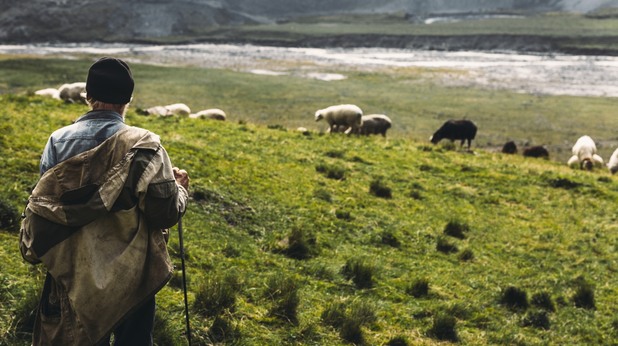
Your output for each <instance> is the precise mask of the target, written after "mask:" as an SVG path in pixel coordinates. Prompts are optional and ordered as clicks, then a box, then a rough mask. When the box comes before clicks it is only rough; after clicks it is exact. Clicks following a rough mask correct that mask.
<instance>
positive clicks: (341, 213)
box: [335, 209, 352, 221]
mask: <svg viewBox="0 0 618 346" xmlns="http://www.w3.org/2000/svg"><path fill="white" fill-rule="evenodd" d="M335 217H336V218H338V219H339V220H346V221H351V220H352V215H351V214H350V211H349V210H341V209H337V210H335Z"/></svg>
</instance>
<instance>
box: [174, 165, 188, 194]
mask: <svg viewBox="0 0 618 346" xmlns="http://www.w3.org/2000/svg"><path fill="white" fill-rule="evenodd" d="M172 170H173V171H174V178H175V179H176V182H177V183H178V184H179V185H180V186H182V187H184V188H185V190H187V191H189V173H187V171H185V170H184V169H180V168H178V167H174V168H172Z"/></svg>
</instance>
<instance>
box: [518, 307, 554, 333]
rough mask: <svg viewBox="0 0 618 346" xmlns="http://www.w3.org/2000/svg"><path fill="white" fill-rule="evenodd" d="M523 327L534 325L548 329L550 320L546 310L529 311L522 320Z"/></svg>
mask: <svg viewBox="0 0 618 346" xmlns="http://www.w3.org/2000/svg"><path fill="white" fill-rule="evenodd" d="M522 325H523V326H524V327H534V328H538V329H544V330H549V328H550V327H551V322H550V321H549V316H548V315H547V311H543V310H541V311H529V312H528V313H527V314H526V316H524V319H523V321H522Z"/></svg>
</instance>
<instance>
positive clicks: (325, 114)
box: [315, 104, 363, 134]
mask: <svg viewBox="0 0 618 346" xmlns="http://www.w3.org/2000/svg"><path fill="white" fill-rule="evenodd" d="M322 119H324V120H326V122H327V123H328V131H327V132H329V133H331V132H337V128H339V127H347V129H346V130H345V133H346V134H348V133H358V130H359V129H360V127H361V125H362V124H363V111H362V110H361V109H360V108H359V107H358V106H355V105H350V104H344V105H336V106H330V107H328V108H324V109H320V110H318V111H316V112H315V121H320V120H322Z"/></svg>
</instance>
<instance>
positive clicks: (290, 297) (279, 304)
mask: <svg viewBox="0 0 618 346" xmlns="http://www.w3.org/2000/svg"><path fill="white" fill-rule="evenodd" d="M298 290H299V284H298V281H297V280H296V279H294V278H292V277H286V276H282V275H274V276H272V277H270V279H269V280H268V283H267V287H266V295H267V297H268V298H269V299H270V300H272V302H273V305H272V308H271V309H270V314H271V315H273V316H275V317H278V318H281V319H284V320H286V321H288V322H290V323H292V324H297V323H298V305H299V304H300V296H299V293H298Z"/></svg>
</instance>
